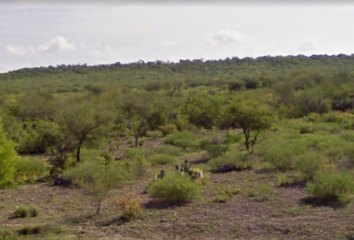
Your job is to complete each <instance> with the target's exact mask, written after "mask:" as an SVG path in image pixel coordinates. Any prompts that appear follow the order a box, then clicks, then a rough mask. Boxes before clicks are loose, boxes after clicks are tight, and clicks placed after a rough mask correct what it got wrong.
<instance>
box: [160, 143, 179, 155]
mask: <svg viewBox="0 0 354 240" xmlns="http://www.w3.org/2000/svg"><path fill="white" fill-rule="evenodd" d="M153 152H154V153H156V154H167V155H172V156H181V155H182V154H183V153H184V152H183V150H182V149H181V148H179V147H176V146H173V145H159V146H157V147H155V148H154V149H153Z"/></svg>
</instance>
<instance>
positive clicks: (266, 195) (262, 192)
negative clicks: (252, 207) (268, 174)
mask: <svg viewBox="0 0 354 240" xmlns="http://www.w3.org/2000/svg"><path fill="white" fill-rule="evenodd" d="M273 194H274V192H273V189H272V188H271V187H269V186H268V185H266V184H261V185H259V186H257V187H256V188H254V189H250V190H249V191H248V193H247V196H248V197H250V198H253V199H254V200H256V201H266V200H270V199H271V198H272V196H273Z"/></svg>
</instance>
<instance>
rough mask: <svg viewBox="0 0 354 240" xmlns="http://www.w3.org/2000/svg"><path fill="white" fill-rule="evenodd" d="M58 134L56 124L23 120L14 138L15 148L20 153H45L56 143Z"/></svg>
mask: <svg viewBox="0 0 354 240" xmlns="http://www.w3.org/2000/svg"><path fill="white" fill-rule="evenodd" d="M59 136H60V129H59V126H58V124H56V123H54V122H51V121H44V120H34V121H25V122H23V129H22V131H20V133H19V136H18V137H17V138H16V139H15V140H16V142H17V146H16V150H17V151H18V152H19V153H22V154H33V153H46V152H50V151H51V149H52V148H53V147H54V146H55V145H56V144H57V142H58V138H59Z"/></svg>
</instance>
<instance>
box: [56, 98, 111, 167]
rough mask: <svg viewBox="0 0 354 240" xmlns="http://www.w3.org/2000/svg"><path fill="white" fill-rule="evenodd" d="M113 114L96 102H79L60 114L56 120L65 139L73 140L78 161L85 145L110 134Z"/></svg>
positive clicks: (68, 106)
mask: <svg viewBox="0 0 354 240" xmlns="http://www.w3.org/2000/svg"><path fill="white" fill-rule="evenodd" d="M113 117H114V115H113V113H112V112H111V111H110V109H109V108H108V107H107V106H106V105H104V104H101V105H96V104H95V103H94V102H92V101H91V102H89V101H87V102H79V103H77V104H70V105H68V104H67V107H66V108H65V109H63V110H62V111H61V112H59V113H58V115H57V116H56V120H57V121H58V124H59V126H60V127H61V129H62V133H63V134H64V136H63V137H65V138H66V137H67V138H69V139H71V140H72V141H73V142H72V143H71V144H72V145H74V146H75V148H76V160H77V162H80V160H81V159H80V150H81V147H82V146H83V144H84V143H86V144H94V143H95V142H97V141H99V140H101V139H102V138H104V137H105V136H106V134H107V133H108V132H109V130H110V128H109V126H110V124H111V123H112V122H113Z"/></svg>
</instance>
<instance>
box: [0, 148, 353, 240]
mask: <svg viewBox="0 0 354 240" xmlns="http://www.w3.org/2000/svg"><path fill="white" fill-rule="evenodd" d="M149 144H150V145H149ZM158 144H160V143H158ZM155 145H156V143H155ZM155 145H151V143H148V144H147V145H146V146H147V147H149V148H150V147H154V146H155ZM197 159H198V157H196V156H192V157H191V159H190V160H192V161H193V160H197ZM165 168H173V166H172V165H171V166H167V167H165ZM158 170H159V168H152V169H150V173H151V174H150V175H149V176H147V177H145V178H143V179H140V180H138V181H136V182H134V183H133V184H129V185H127V186H125V187H123V188H121V189H117V190H114V191H112V192H111V193H110V196H109V197H108V198H107V200H105V201H104V203H103V207H102V209H101V214H100V215H99V216H95V215H94V213H95V207H94V205H93V204H92V201H91V199H89V198H88V197H87V196H85V195H83V194H82V193H81V192H80V191H79V190H77V189H71V188H65V187H60V186H52V185H50V184H48V183H38V184H33V185H24V186H22V187H20V188H19V189H7V190H2V191H1V192H0V221H1V222H0V224H1V225H0V229H1V228H3V229H5V227H6V230H7V231H11V230H12V229H18V228H19V227H21V226H25V225H33V224H43V225H47V226H51V229H52V234H53V235H56V236H58V237H59V238H56V239H117V240H118V239H119V240H120V239H121V240H135V239H156V240H159V239H205V240H212V239H218V240H220V239H354V212H353V210H354V204H353V203H349V204H348V205H347V206H345V207H342V208H333V207H328V206H320V207H318V206H312V205H306V204H303V203H302V201H301V200H302V199H303V198H304V197H305V196H306V193H305V190H304V187H303V186H300V185H298V186H291V187H278V185H277V173H276V172H273V171H259V170H251V171H244V172H229V173H222V174H220V173H219V174H212V173H208V174H207V175H208V176H209V181H208V183H207V184H206V185H205V186H203V187H202V193H201V197H200V199H196V200H194V201H193V202H191V203H188V204H185V205H182V206H173V207H171V206H170V207H169V206H166V205H163V204H162V205H161V204H157V203H156V202H154V201H153V199H152V198H151V197H150V196H149V195H148V194H146V193H144V190H145V187H146V185H147V183H148V182H149V180H150V179H151V176H152V175H153V174H155V173H157V172H158ZM261 184H263V185H267V186H269V187H270V188H271V189H272V192H271V194H270V197H269V199H266V200H259V199H255V198H252V197H250V194H249V192H250V191H251V190H252V189H255V187H256V186H259V185H261ZM227 187H229V188H230V187H231V188H237V189H239V190H240V193H238V194H235V195H234V196H233V197H232V198H231V199H229V200H228V201H227V202H226V203H216V202H214V199H215V196H216V195H217V192H218V191H219V190H220V189H224V188H227ZM125 192H134V193H136V194H137V195H138V196H139V197H141V199H142V200H143V205H144V206H145V207H144V210H143V213H142V215H141V216H140V217H139V218H138V219H135V220H132V221H130V222H123V221H121V219H120V218H119V216H120V214H121V212H120V211H119V210H118V209H116V208H115V207H114V205H113V204H112V202H111V198H112V196H116V195H118V196H119V195H120V194H121V193H125ZM22 205H34V206H38V207H40V213H39V216H38V217H34V218H20V219H9V216H10V214H11V213H12V212H14V210H15V208H16V206H22ZM53 229H54V230H53ZM33 239H46V237H45V236H40V235H38V236H36V237H35V238H33Z"/></svg>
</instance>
